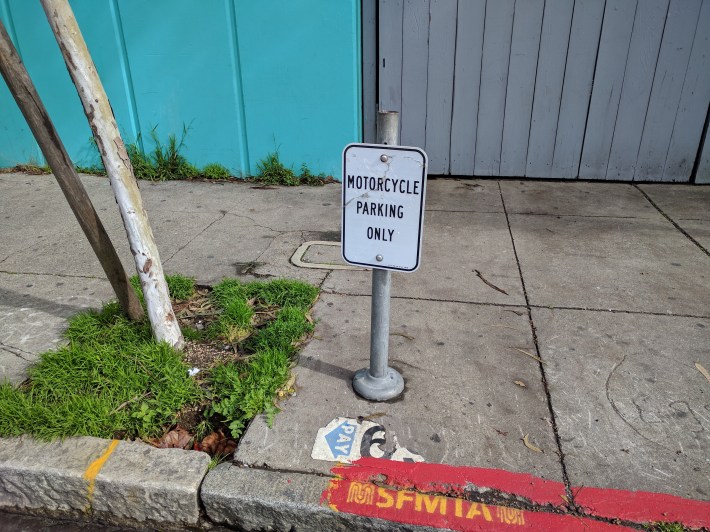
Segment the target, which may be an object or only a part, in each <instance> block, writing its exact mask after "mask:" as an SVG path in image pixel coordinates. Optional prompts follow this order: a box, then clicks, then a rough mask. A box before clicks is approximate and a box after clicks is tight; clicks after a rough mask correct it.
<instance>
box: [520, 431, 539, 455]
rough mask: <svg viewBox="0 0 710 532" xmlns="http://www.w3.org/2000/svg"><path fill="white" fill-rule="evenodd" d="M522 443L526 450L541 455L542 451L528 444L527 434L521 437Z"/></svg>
mask: <svg viewBox="0 0 710 532" xmlns="http://www.w3.org/2000/svg"><path fill="white" fill-rule="evenodd" d="M523 443H524V444H525V447H527V448H528V449H530V450H531V451H535V452H536V453H541V452H543V451H542V449H540V448H539V447H537V446H536V445H533V444H532V443H530V440H528V435H527V434H526V435H525V436H523Z"/></svg>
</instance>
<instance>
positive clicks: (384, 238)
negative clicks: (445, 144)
mask: <svg viewBox="0 0 710 532" xmlns="http://www.w3.org/2000/svg"><path fill="white" fill-rule="evenodd" d="M377 137H378V138H377V140H378V143H379V144H350V145H348V146H347V147H346V148H345V150H344V151H343V220H342V235H341V242H342V253H343V259H344V260H345V261H346V262H348V263H350V264H357V265H360V266H369V267H371V268H373V270H372V309H371V323H370V328H371V332H370V367H369V368H363V369H361V370H359V371H357V372H356V373H355V376H354V377H353V389H354V390H355V391H356V392H357V393H358V394H359V395H360V396H362V397H364V398H365V399H369V400H371V401H386V400H388V399H392V398H394V397H397V396H398V395H399V394H401V393H402V391H403V390H404V379H403V377H402V375H400V374H399V372H397V371H396V370H395V369H393V368H391V367H389V365H388V362H387V359H388V351H389V328H390V288H391V286H392V271H403V272H413V271H415V270H416V269H417V268H418V267H419V262H420V257H421V239H422V229H423V215H424V199H425V192H426V186H425V184H426V168H427V158H426V154H425V153H424V152H423V151H422V150H420V149H418V148H402V147H399V146H398V144H399V113H396V112H380V113H378V116H377Z"/></svg>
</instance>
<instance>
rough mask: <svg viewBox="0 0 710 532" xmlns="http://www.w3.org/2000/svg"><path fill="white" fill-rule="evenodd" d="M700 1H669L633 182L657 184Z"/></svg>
mask: <svg viewBox="0 0 710 532" xmlns="http://www.w3.org/2000/svg"><path fill="white" fill-rule="evenodd" d="M700 6H701V0H671V5H670V8H669V9H668V19H667V21H666V28H665V30H664V31H663V41H662V42H661V52H660V53H659V55H658V64H657V65H656V73H655V75H654V78H653V88H652V89H651V98H650V100H649V102H648V111H647V113H646V123H645V125H644V128H643V135H642V136H641V147H640V148H639V155H638V164H637V165H636V172H635V173H634V180H635V181H660V180H662V179H663V169H664V166H665V162H666V155H667V154H668V147H669V145H670V141H671V134H672V132H673V122H674V121H675V117H676V114H677V113H678V104H679V103H680V96H681V92H682V91H683V80H684V79H685V73H686V69H687V68H688V60H689V58H690V52H691V48H692V46H693V38H694V37H695V29H696V27H697V22H698V15H699V14H700Z"/></svg>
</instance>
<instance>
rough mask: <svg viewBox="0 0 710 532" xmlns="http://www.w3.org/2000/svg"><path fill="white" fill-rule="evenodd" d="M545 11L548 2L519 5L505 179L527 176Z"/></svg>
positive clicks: (508, 108) (510, 79)
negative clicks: (536, 76) (536, 74)
mask: <svg viewBox="0 0 710 532" xmlns="http://www.w3.org/2000/svg"><path fill="white" fill-rule="evenodd" d="M544 8H545V0H527V1H524V2H516V3H515V19H514V22H513V36H512V41H511V45H510V65H509V67H508V88H507V91H506V96H505V121H504V125H503V142H502V145H501V154H500V172H499V175H502V176H523V175H525V160H526V158H527V154H528V136H529V135H530V119H531V113H532V106H533V94H534V92H535V73H536V71H537V57H538V51H539V50H540V33H541V31H542V13H543V10H544Z"/></svg>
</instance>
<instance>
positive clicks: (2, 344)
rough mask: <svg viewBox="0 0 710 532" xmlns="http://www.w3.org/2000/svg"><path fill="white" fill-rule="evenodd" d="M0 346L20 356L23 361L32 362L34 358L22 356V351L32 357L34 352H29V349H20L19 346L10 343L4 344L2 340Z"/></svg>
mask: <svg viewBox="0 0 710 532" xmlns="http://www.w3.org/2000/svg"><path fill="white" fill-rule="evenodd" d="M0 348H2V349H4V350H5V351H7V352H8V353H12V354H13V355H15V356H16V357H17V358H21V359H22V360H24V361H25V362H34V359H29V358H25V357H23V356H22V353H25V354H27V355H30V356H32V357H34V356H35V354H34V353H31V352H29V351H25V350H24V349H20V348H19V347H15V346H12V345H8V344H5V343H3V342H0Z"/></svg>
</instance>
